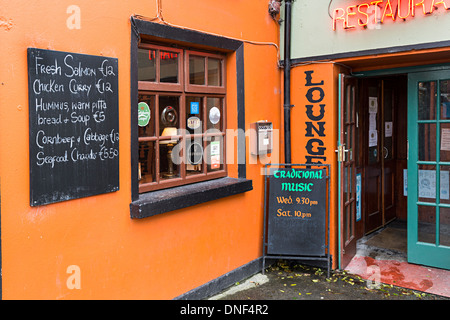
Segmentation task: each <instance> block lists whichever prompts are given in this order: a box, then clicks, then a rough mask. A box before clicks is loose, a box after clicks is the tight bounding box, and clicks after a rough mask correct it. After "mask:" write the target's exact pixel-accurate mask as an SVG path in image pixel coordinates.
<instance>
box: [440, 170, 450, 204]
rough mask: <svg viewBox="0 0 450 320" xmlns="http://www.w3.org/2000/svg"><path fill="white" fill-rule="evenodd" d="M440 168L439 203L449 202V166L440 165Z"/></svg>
mask: <svg viewBox="0 0 450 320" xmlns="http://www.w3.org/2000/svg"><path fill="white" fill-rule="evenodd" d="M440 168H441V170H440V173H439V176H440V179H439V186H440V193H439V197H440V201H439V203H445V204H450V192H449V185H450V166H440Z"/></svg>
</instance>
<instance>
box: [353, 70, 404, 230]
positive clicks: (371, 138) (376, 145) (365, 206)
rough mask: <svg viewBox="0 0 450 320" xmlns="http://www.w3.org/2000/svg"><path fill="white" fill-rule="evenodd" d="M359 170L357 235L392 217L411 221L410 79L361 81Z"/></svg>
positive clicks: (357, 164) (367, 79) (390, 220)
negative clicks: (408, 180)
mask: <svg viewBox="0 0 450 320" xmlns="http://www.w3.org/2000/svg"><path fill="white" fill-rule="evenodd" d="M358 102H359V103H358V104H357V130H356V135H357V141H358V143H357V144H356V146H357V147H359V150H358V152H357V154H358V157H357V159H356V171H357V174H360V175H361V191H362V194H361V211H362V212H361V216H359V217H358V218H359V219H358V218H357V223H356V235H357V237H358V238H360V237H362V236H364V235H368V234H369V233H371V232H373V231H376V230H378V229H380V228H382V227H384V226H386V225H387V224H389V222H392V221H394V220H399V221H403V222H405V223H406V220H407V189H406V184H405V181H406V180H405V179H406V176H405V174H406V169H407V153H408V150H407V113H408V104H407V77H406V75H397V76H390V77H378V78H364V79H359V83H358Z"/></svg>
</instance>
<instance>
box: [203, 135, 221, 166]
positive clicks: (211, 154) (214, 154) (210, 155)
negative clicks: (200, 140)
mask: <svg viewBox="0 0 450 320" xmlns="http://www.w3.org/2000/svg"><path fill="white" fill-rule="evenodd" d="M206 157H207V170H208V172H213V171H217V170H223V162H224V161H223V137H222V136H220V137H210V138H209V140H208V144H207V147H206Z"/></svg>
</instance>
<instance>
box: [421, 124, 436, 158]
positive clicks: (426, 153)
mask: <svg viewBox="0 0 450 320" xmlns="http://www.w3.org/2000/svg"><path fill="white" fill-rule="evenodd" d="M418 128H419V132H418V133H417V134H418V138H419V146H418V147H419V161H436V124H434V123H419V125H418Z"/></svg>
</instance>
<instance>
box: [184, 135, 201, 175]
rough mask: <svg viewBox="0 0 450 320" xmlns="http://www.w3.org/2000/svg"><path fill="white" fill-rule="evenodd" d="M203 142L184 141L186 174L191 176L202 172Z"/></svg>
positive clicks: (199, 140) (196, 140) (195, 140)
mask: <svg viewBox="0 0 450 320" xmlns="http://www.w3.org/2000/svg"><path fill="white" fill-rule="evenodd" d="M202 166H203V140H202V139H201V138H200V139H194V140H191V139H187V140H186V174H187V175H193V174H198V173H201V172H202Z"/></svg>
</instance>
